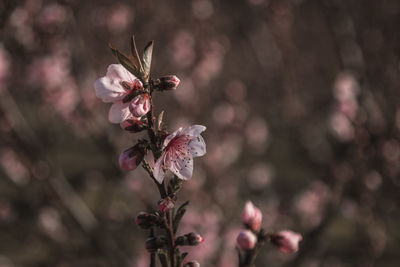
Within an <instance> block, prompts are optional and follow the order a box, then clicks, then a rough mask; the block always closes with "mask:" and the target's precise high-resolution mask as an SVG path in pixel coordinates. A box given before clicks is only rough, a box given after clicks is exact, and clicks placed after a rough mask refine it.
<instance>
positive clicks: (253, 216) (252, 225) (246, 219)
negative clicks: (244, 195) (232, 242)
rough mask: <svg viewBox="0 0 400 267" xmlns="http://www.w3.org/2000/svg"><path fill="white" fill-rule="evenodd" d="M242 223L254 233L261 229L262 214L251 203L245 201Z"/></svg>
mask: <svg viewBox="0 0 400 267" xmlns="http://www.w3.org/2000/svg"><path fill="white" fill-rule="evenodd" d="M242 222H243V224H244V225H245V226H246V227H247V228H249V229H251V230H253V231H256V232H257V231H259V230H260V228H261V222H262V213H261V211H260V209H258V208H257V207H255V206H254V205H253V203H252V202H251V201H247V202H246V204H245V205H244V208H243V211H242Z"/></svg>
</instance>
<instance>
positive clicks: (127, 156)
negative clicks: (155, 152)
mask: <svg viewBox="0 0 400 267" xmlns="http://www.w3.org/2000/svg"><path fill="white" fill-rule="evenodd" d="M144 154H145V149H144V148H143V146H142V144H136V145H134V146H133V147H131V148H128V149H127V150H125V151H124V152H122V153H121V155H120V156H119V167H120V168H121V170H123V171H132V170H134V169H136V168H137V167H138V166H139V164H140V163H141V162H142V160H143V158H144Z"/></svg>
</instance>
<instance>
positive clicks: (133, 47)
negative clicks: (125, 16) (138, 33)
mask: <svg viewBox="0 0 400 267" xmlns="http://www.w3.org/2000/svg"><path fill="white" fill-rule="evenodd" d="M129 58H130V60H131V61H132V62H134V63H135V65H136V67H137V70H138V72H139V73H140V76H139V77H140V78H143V74H144V70H143V66H142V62H141V61H140V58H139V54H138V51H137V48H136V42H135V36H132V38H131V49H130V53H129Z"/></svg>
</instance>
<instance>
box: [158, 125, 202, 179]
mask: <svg viewBox="0 0 400 267" xmlns="http://www.w3.org/2000/svg"><path fill="white" fill-rule="evenodd" d="M205 129H206V127H205V126H202V125H192V126H189V127H186V128H182V127H181V128H179V129H178V130H176V131H175V132H173V133H172V134H170V135H169V136H167V137H166V138H165V140H164V144H163V147H162V150H163V152H162V155H161V157H160V158H159V159H158V160H157V162H156V164H155V165H154V177H155V178H156V180H157V181H158V182H159V183H162V181H163V180H164V176H165V172H166V170H167V169H169V170H170V171H171V172H173V173H174V174H175V175H176V176H178V178H180V179H182V180H188V179H190V178H191V177H192V174H193V158H194V157H200V156H203V155H204V154H205V153H206V144H205V142H204V139H203V137H201V135H200V134H201V133H202V132H203V131H205Z"/></svg>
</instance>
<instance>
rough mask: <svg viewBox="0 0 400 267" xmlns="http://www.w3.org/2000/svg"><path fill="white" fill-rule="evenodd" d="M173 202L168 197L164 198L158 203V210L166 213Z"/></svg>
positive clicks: (172, 205)
mask: <svg viewBox="0 0 400 267" xmlns="http://www.w3.org/2000/svg"><path fill="white" fill-rule="evenodd" d="M174 206H175V205H174V202H173V201H172V199H171V198H170V197H166V198H163V199H161V200H160V201H158V206H157V208H158V210H159V211H161V212H168V211H169V210H170V209H172V208H173V207H174Z"/></svg>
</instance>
